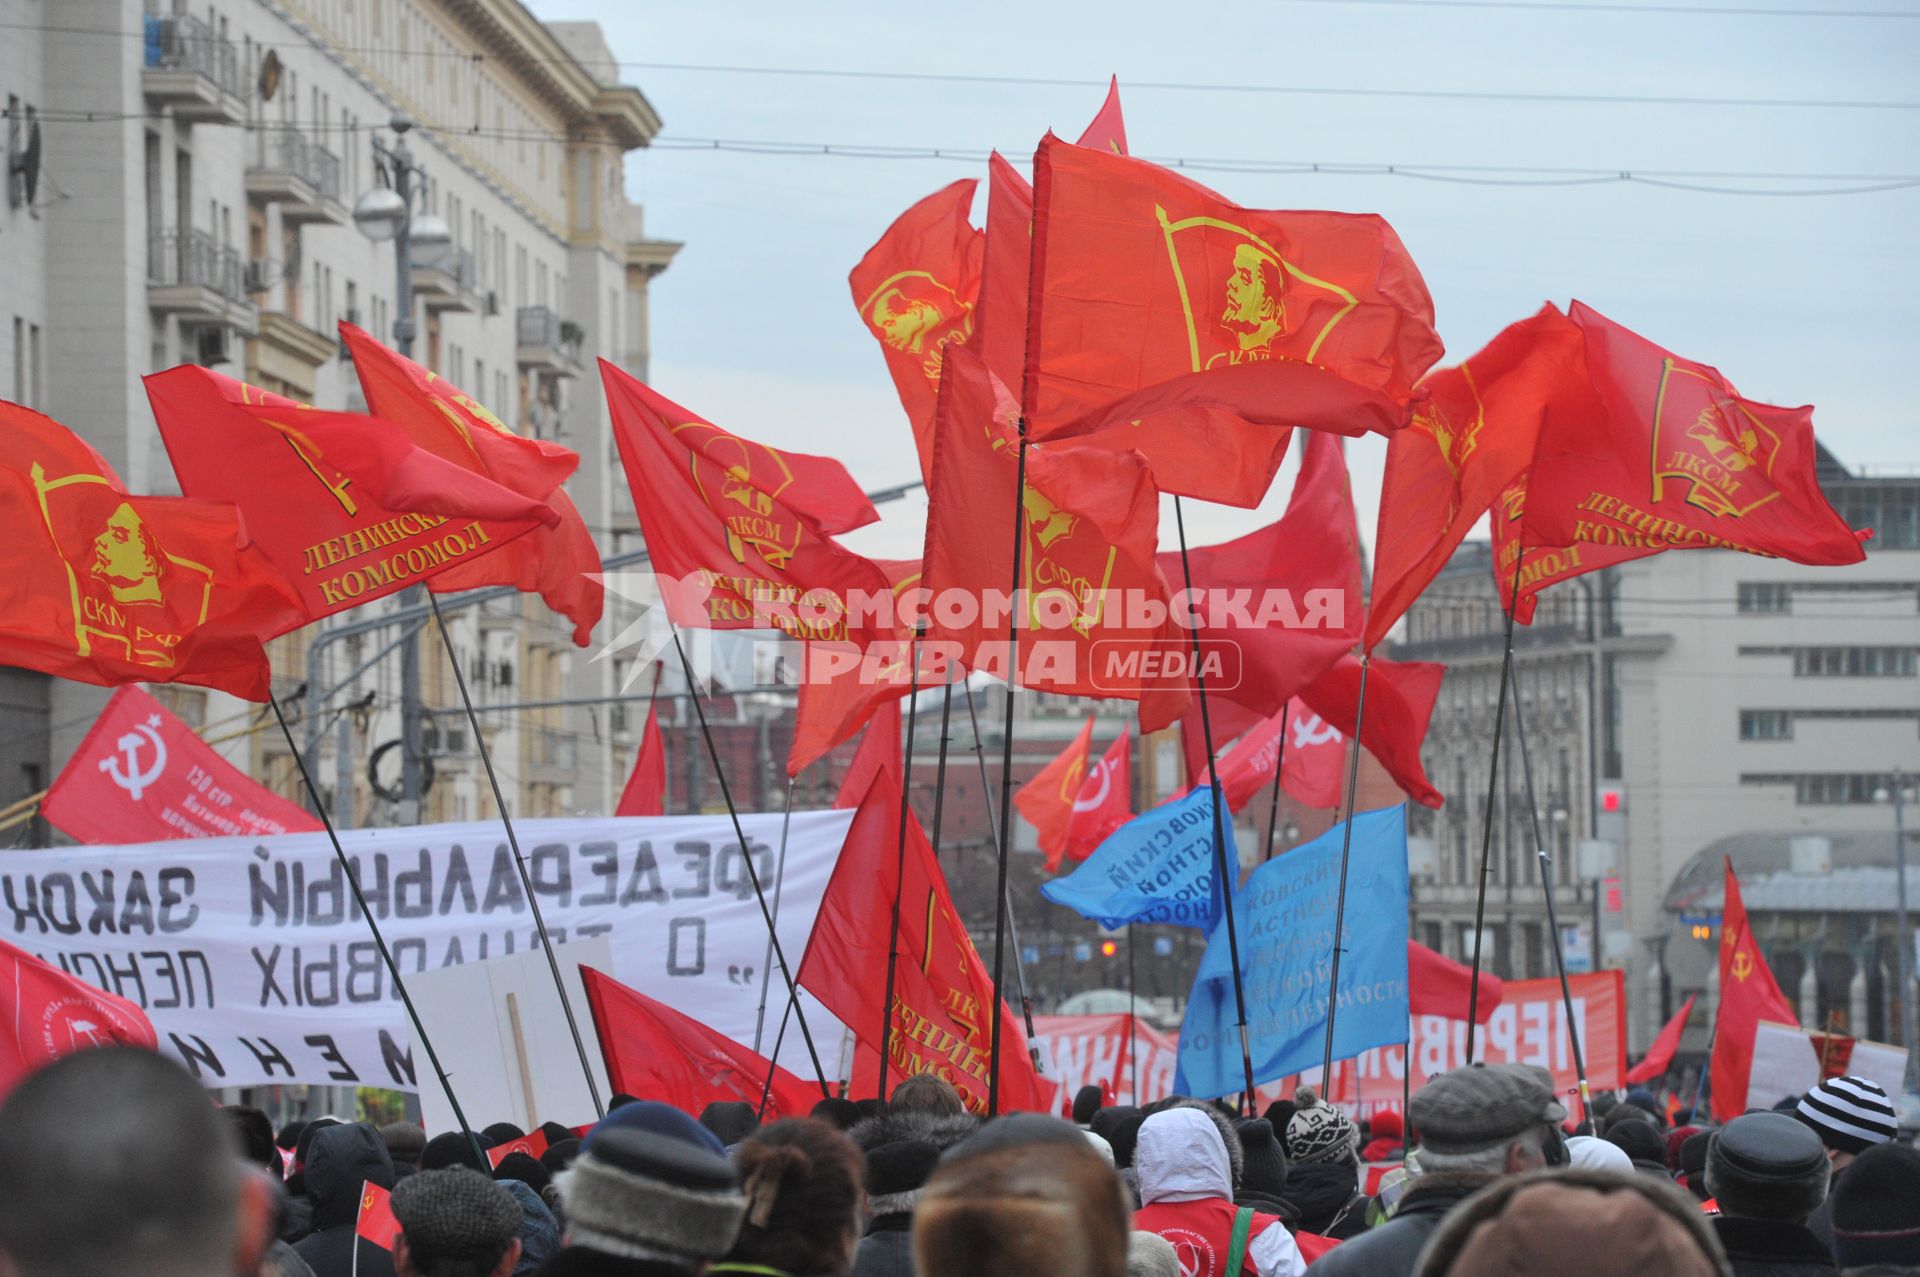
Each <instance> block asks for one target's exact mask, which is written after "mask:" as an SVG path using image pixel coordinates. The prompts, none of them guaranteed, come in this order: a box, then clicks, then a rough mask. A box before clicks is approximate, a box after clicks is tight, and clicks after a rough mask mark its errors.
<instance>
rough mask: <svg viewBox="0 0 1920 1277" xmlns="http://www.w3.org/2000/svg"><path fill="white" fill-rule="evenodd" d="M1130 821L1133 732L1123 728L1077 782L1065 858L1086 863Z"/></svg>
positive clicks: (1068, 818)
mask: <svg viewBox="0 0 1920 1277" xmlns="http://www.w3.org/2000/svg"><path fill="white" fill-rule="evenodd" d="M1132 819H1133V733H1132V732H1131V731H1129V730H1128V729H1126V728H1124V727H1123V728H1121V729H1120V735H1118V736H1117V737H1115V738H1114V741H1113V743H1112V744H1111V745H1109V746H1107V752H1106V753H1104V754H1102V755H1101V756H1100V757H1099V758H1097V759H1095V760H1093V763H1092V765H1091V766H1090V767H1088V768H1087V770H1086V773H1085V774H1084V775H1083V776H1082V777H1081V779H1080V791H1079V792H1078V793H1076V794H1075V795H1074V796H1073V809H1072V810H1071V811H1070V812H1068V814H1067V835H1066V841H1065V844H1064V847H1063V850H1064V851H1065V852H1066V856H1067V858H1068V859H1069V860H1085V859H1086V858H1087V857H1088V856H1091V855H1092V854H1093V853H1094V851H1095V850H1096V849H1097V848H1098V847H1099V846H1100V844H1101V843H1103V842H1105V841H1106V840H1107V835H1108V834H1110V833H1112V832H1113V831H1114V830H1116V829H1118V828H1120V826H1122V825H1124V824H1126V823H1127V822H1128V821H1129V820H1132Z"/></svg>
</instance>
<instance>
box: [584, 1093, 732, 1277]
mask: <svg viewBox="0 0 1920 1277" xmlns="http://www.w3.org/2000/svg"><path fill="white" fill-rule="evenodd" d="M626 1107H627V1108H636V1107H638V1105H628V1106H626ZM619 1111H620V1112H625V1111H626V1109H624V1108H623V1109H621V1110H619ZM689 1120H691V1119H689ZM696 1129H699V1128H696ZM701 1133H702V1134H703V1135H706V1138H707V1139H709V1140H711V1139H713V1136H712V1135H711V1134H709V1133H707V1132H706V1131H704V1130H702V1131H701ZM559 1184H560V1196H561V1201H562V1202H563V1203H564V1204H565V1206H566V1213H567V1244H568V1245H569V1246H578V1247H585V1248H586V1249H589V1250H595V1251H599V1252H601V1253H603V1254H608V1255H617V1256H620V1257H622V1258H626V1259H652V1260H658V1259H662V1258H665V1259H672V1260H678V1261H680V1262H683V1263H684V1262H686V1261H689V1260H695V1259H718V1258H720V1257H721V1256H722V1255H725V1254H726V1253H727V1252H728V1251H729V1250H732V1249H733V1243H734V1241H735V1240H736V1239H737V1238H738V1237H739V1235H740V1225H741V1223H742V1221H743V1220H744V1219H745V1217H746V1213H747V1201H746V1198H745V1197H744V1196H742V1195H741V1192H740V1189H739V1187H738V1185H737V1184H736V1183H735V1181H734V1173H733V1166H732V1165H731V1164H730V1163H729V1162H728V1161H727V1159H726V1158H725V1157H723V1156H721V1155H720V1154H719V1153H716V1152H714V1151H712V1150H711V1149H710V1148H708V1147H705V1146H703V1145H702V1144H701V1143H700V1142H699V1141H690V1140H686V1139H676V1138H674V1137H673V1136H670V1135H663V1134H660V1133H659V1132H657V1131H652V1130H642V1129H638V1128H635V1127H623V1126H613V1127H607V1126H604V1125H602V1126H600V1127H597V1128H596V1129H595V1130H594V1132H593V1136H592V1138H591V1139H589V1140H588V1141H587V1144H586V1148H585V1150H584V1151H583V1152H582V1153H581V1154H580V1157H579V1160H577V1161H575V1162H574V1164H573V1165H572V1167H570V1168H569V1169H568V1170H566V1171H564V1172H562V1173H561V1175H560V1177H559Z"/></svg>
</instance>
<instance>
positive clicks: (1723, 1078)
mask: <svg viewBox="0 0 1920 1277" xmlns="http://www.w3.org/2000/svg"><path fill="white" fill-rule="evenodd" d="M1722 859H1724V860H1725V861H1726V874H1727V880H1726V899H1725V902H1724V903H1723V904H1722V905H1721V908H1720V1010H1719V1015H1718V1018H1717V1020H1716V1021H1715V1024H1714V1030H1713V1061H1712V1063H1711V1065H1710V1066H1709V1069H1708V1074H1707V1081H1708V1084H1709V1085H1710V1086H1711V1088H1712V1096H1713V1120H1714V1121H1716V1122H1731V1121H1732V1120H1733V1119H1734V1118H1736V1117H1739V1116H1740V1115H1741V1114H1742V1113H1744V1112H1746V1111H1747V1082H1748V1078H1749V1076H1750V1075H1751V1074H1752V1072H1753V1040H1754V1037H1755V1035H1756V1034H1758V1032H1759V1031H1760V1021H1762V1020H1767V1021H1769V1022H1771V1023H1774V1024H1791V1025H1796V1026H1797V1025H1798V1024H1799V1023H1800V1016H1799V1014H1798V1013H1797V1012H1795V1011H1794V1009H1793V1003H1791V1002H1789V1001H1787V995H1786V994H1784V993H1782V992H1781V991H1780V985H1779V982H1778V981H1776V980H1775V979H1774V978H1773V968H1772V967H1769V966H1768V965H1767V959H1766V956H1765V955H1764V954H1762V953H1761V952H1760V946H1759V945H1758V944H1757V943H1755V941H1754V938H1753V928H1752V926H1750V925H1749V924H1748V921H1747V906H1746V902H1745V901H1744V900H1742V899H1741V898H1740V879H1739V878H1738V877H1736V876H1735V874H1734V872H1733V858H1732V857H1730V856H1728V857H1722Z"/></svg>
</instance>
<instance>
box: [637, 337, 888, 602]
mask: <svg viewBox="0 0 1920 1277" xmlns="http://www.w3.org/2000/svg"><path fill="white" fill-rule="evenodd" d="M600 375H601V379H602V380H603V381H604V382H605V383H606V388H607V407H608V410H609V411H610V412H611V414H612V417H613V435H614V440H615V442H616V443H618V444H619V446H620V460H621V463H622V464H623V465H624V466H625V467H626V471H627V483H628V484H629V486H631V487H632V489H633V503H634V510H635V512H636V514H637V515H638V516H639V519H640V531H641V533H642V534H643V535H644V536H645V537H646V541H647V550H648V553H649V554H650V555H651V556H652V564H651V566H652V568H653V571H654V572H655V574H656V575H657V577H658V579H659V582H660V587H661V593H662V597H663V598H664V600H665V602H666V606H667V613H668V615H669V616H671V617H672V618H673V620H674V622H675V623H676V624H680V625H691V626H697V627H704V628H708V629H722V630H725V629H778V630H780V631H781V632H783V633H785V634H788V635H789V636H791V637H794V638H801V639H829V640H845V639H847V638H848V637H849V631H848V622H847V612H848V604H849V597H850V596H865V597H867V598H872V599H878V598H880V597H882V596H884V595H885V594H886V593H887V588H888V587H887V581H886V578H885V576H884V575H882V573H881V571H880V569H879V568H878V567H876V566H875V565H874V564H873V563H872V562H871V561H869V560H867V559H864V558H862V557H860V556H859V555H857V554H854V553H853V552H852V551H849V550H846V549H843V548H842V547H841V546H840V545H839V543H837V542H836V541H834V540H833V539H832V534H833V533H835V532H844V531H846V530H848V529H850V528H857V527H859V526H861V525H862V524H864V523H869V522H871V521H872V520H873V519H874V518H876V517H877V516H876V515H875V513H874V509H873V505H872V503H871V502H869V501H868V500H867V498H866V496H865V495H864V494H863V493H862V492H861V491H860V489H859V487H858V486H857V485H855V483H854V482H853V479H852V477H851V476H850V475H848V474H847V471H846V468H845V467H844V466H842V465H841V464H840V463H839V462H837V461H833V460H830V459H828V458H825V457H812V456H807V455H806V454H804V453H798V452H781V451H778V450H777V449H774V448H769V447H767V446H766V445H765V444H759V443H754V442H753V441H752V440H749V439H743V438H741V437H740V436H739V435H735V434H730V433H728V432H727V431H725V430H722V429H721V428H720V427H719V426H716V425H713V424H711V423H709V422H706V421H702V420H700V419H699V418H698V417H695V416H694V415H693V414H692V413H690V412H688V411H687V410H686V409H685V408H682V407H680V406H679V405H678V404H676V403H674V402H672V401H671V400H669V399H667V398H665V397H663V396H661V395H659V394H656V393H655V392H654V391H653V390H652V389H650V388H649V387H647V386H645V385H642V384H641V383H640V382H638V381H636V380H634V378H632V377H631V376H629V375H627V374H626V373H625V372H622V371H621V370H620V369H618V368H616V367H614V366H613V365H612V364H610V363H608V362H606V361H605V360H601V361H600ZM861 632H862V633H864V631H861Z"/></svg>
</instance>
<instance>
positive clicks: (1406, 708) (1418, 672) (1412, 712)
mask: <svg viewBox="0 0 1920 1277" xmlns="http://www.w3.org/2000/svg"><path fill="white" fill-rule="evenodd" d="M1372 666H1373V668H1372V671H1371V672H1370V673H1369V674H1368V675H1367V706H1366V722H1365V723H1363V724H1362V725H1361V729H1360V743H1361V744H1362V745H1364V746H1366V748H1367V752H1368V753H1369V754H1372V755H1373V757H1374V761H1376V762H1378V763H1379V764H1380V765H1381V766H1382V767H1384V768H1386V769H1387V774H1388V775H1389V776H1391V777H1393V783H1394V784H1396V785H1398V786H1400V788H1401V789H1402V790H1403V791H1404V792H1405V793H1406V795H1407V797H1409V798H1411V799H1413V801H1415V802H1417V803H1419V804H1421V805H1422V806H1426V807H1438V806H1440V805H1441V803H1443V802H1445V801H1446V799H1445V797H1444V796H1443V795H1442V794H1441V793H1440V791H1439V790H1438V789H1436V788H1434V786H1433V782H1432V781H1430V780H1428V779H1427V772H1426V768H1425V767H1423V766H1422V765H1421V762H1420V746H1421V744H1422V743H1423V742H1424V741H1425V740H1426V739H1427V724H1428V723H1429V722H1431V721H1432V719H1433V707H1434V703H1435V702H1436V701H1438V700H1439V699H1440V683H1441V680H1442V679H1444V678H1445V677H1446V673H1447V667H1446V666H1444V665H1441V664H1439V663H1438V662H1436V661H1387V660H1381V659H1380V658H1378V657H1375V658H1374V659H1373V662H1372ZM1300 700H1301V702H1302V703H1303V704H1305V705H1306V707H1307V708H1308V709H1310V710H1312V711H1313V712H1314V713H1316V714H1318V715H1319V716H1320V717H1321V718H1322V719H1323V720H1325V722H1326V723H1327V724H1329V725H1331V726H1332V727H1334V728H1335V729H1336V730H1338V731H1339V732H1340V733H1342V734H1343V735H1345V736H1347V737H1351V736H1352V735H1353V720H1354V717H1355V715H1356V714H1358V713H1359V711H1360V662H1359V661H1358V660H1356V659H1354V658H1353V657H1351V656H1348V657H1345V658H1343V659H1342V660H1341V661H1340V663H1339V664H1337V665H1335V666H1334V667H1333V668H1332V669H1330V670H1328V671H1327V672H1326V673H1325V674H1322V675H1321V676H1320V677H1319V678H1317V679H1315V680H1314V681H1313V682H1312V683H1309V684H1308V685H1307V686H1306V687H1305V688H1303V689H1301V692H1300Z"/></svg>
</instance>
